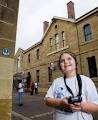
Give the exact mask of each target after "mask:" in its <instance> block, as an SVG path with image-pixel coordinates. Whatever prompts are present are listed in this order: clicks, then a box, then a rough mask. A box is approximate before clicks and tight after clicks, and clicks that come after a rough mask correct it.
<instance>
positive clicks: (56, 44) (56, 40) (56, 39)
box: [55, 34, 59, 50]
mask: <svg viewBox="0 0 98 120" xmlns="http://www.w3.org/2000/svg"><path fill="white" fill-rule="evenodd" d="M55 46H56V50H58V49H59V35H58V34H56V35H55Z"/></svg>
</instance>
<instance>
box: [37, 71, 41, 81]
mask: <svg viewBox="0 0 98 120" xmlns="http://www.w3.org/2000/svg"><path fill="white" fill-rule="evenodd" d="M39 73H40V70H36V80H37V82H39Z"/></svg>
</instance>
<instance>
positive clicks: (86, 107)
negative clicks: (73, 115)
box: [81, 102, 98, 113]
mask: <svg viewBox="0 0 98 120" xmlns="http://www.w3.org/2000/svg"><path fill="white" fill-rule="evenodd" d="M81 110H82V111H83V112H90V113H93V112H98V104H95V103H90V102H82V103H81Z"/></svg>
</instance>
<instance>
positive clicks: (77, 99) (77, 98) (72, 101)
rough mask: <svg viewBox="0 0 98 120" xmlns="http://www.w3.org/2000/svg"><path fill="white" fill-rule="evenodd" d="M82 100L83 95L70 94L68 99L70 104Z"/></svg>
mask: <svg viewBox="0 0 98 120" xmlns="http://www.w3.org/2000/svg"><path fill="white" fill-rule="evenodd" d="M81 101H82V97H81V96H70V97H69V99H68V103H69V104H74V103H79V102H81Z"/></svg>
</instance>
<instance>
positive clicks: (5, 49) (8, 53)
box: [2, 48, 10, 56]
mask: <svg viewBox="0 0 98 120" xmlns="http://www.w3.org/2000/svg"><path fill="white" fill-rule="evenodd" d="M2 53H3V55H6V56H8V55H10V51H9V49H8V48H3V51H2Z"/></svg>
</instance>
